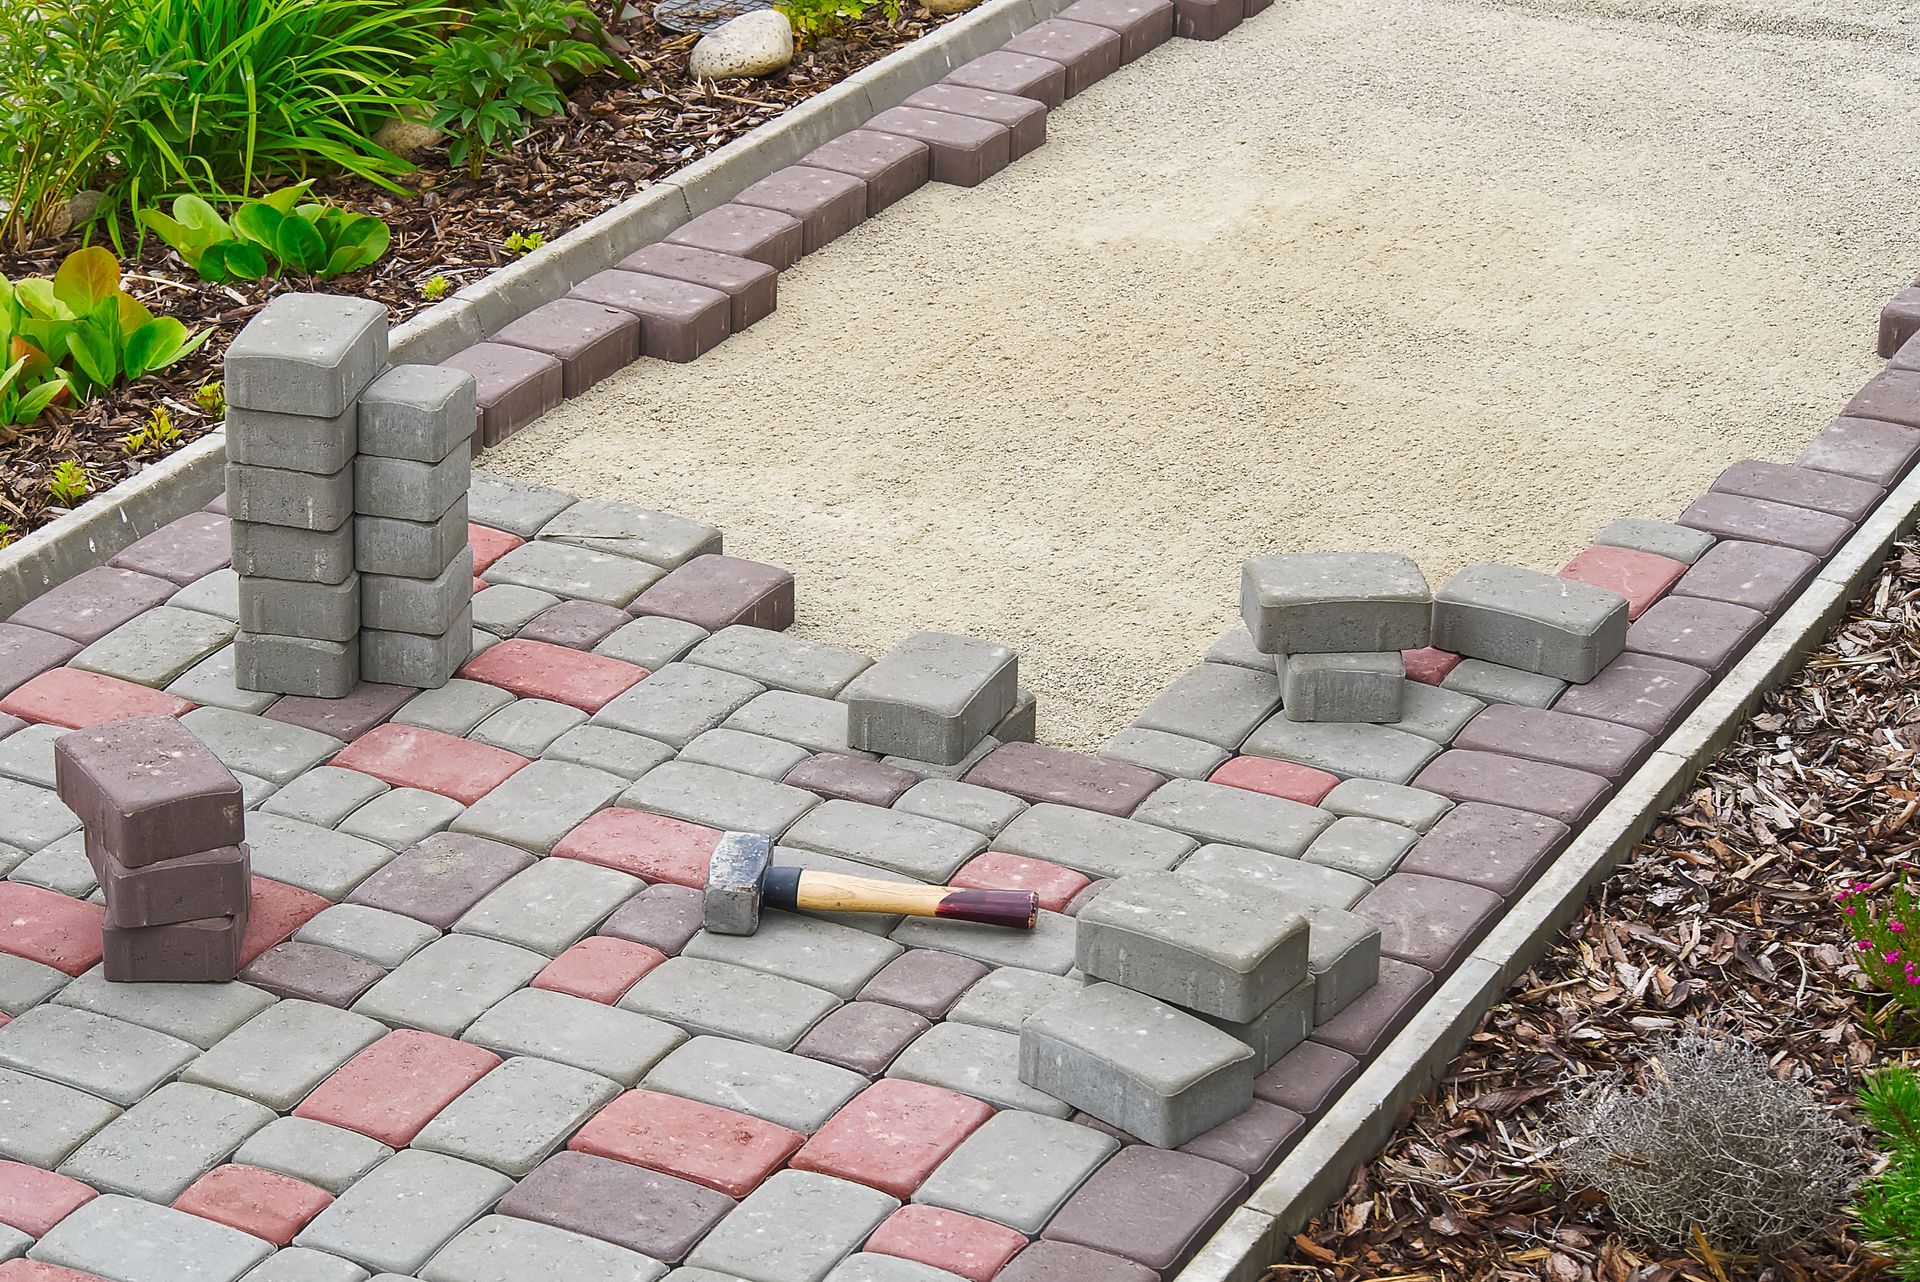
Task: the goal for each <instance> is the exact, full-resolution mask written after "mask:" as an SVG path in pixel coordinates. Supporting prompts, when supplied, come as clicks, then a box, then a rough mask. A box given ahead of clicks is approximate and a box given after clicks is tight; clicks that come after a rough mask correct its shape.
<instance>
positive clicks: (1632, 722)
mask: <svg viewBox="0 0 1920 1282" xmlns="http://www.w3.org/2000/svg"><path fill="white" fill-rule="evenodd" d="M1710 679H1711V678H1710V677H1709V675H1708V674H1707V673H1706V672H1705V671H1703V670H1702V669H1700V668H1697V667H1693V666H1691V665H1688V664H1684V663H1679V662H1675V661H1674V660H1671V659H1662V658H1657V657H1655V656H1653V655H1645V654H1623V655H1621V656H1620V657H1619V658H1618V659H1615V660H1614V661H1613V662H1612V663H1610V664H1608V665H1607V668H1606V671H1604V672H1602V673H1601V674H1600V675H1599V676H1597V677H1595V678H1594V679H1593V680H1592V681H1590V682H1588V683H1587V684H1585V685H1581V686H1574V687H1572V688H1571V689H1569V690H1568V691H1567V692H1566V693H1565V694H1563V695H1561V696H1560V698H1559V699H1558V700H1557V701H1555V703H1554V705H1553V706H1554V710H1555V711H1556V712H1566V713H1572V714H1573V715H1575V716H1581V717H1594V718H1597V719H1598V720H1601V721H1612V722H1615V723H1617V724H1620V725H1624V726H1631V727H1633V728H1634V729H1636V730H1640V731H1643V732H1645V733H1647V734H1650V735H1660V734H1664V733H1665V732H1666V730H1667V728H1668V727H1669V726H1671V725H1673V724H1674V723H1676V722H1678V721H1679V720H1680V718H1681V717H1683V716H1685V715H1686V714H1687V713H1688V712H1690V711H1691V710H1692V709H1693V706H1694V704H1695V703H1697V702H1699V699H1700V696H1701V695H1702V694H1703V693H1704V692H1705V690H1706V686H1707V682H1708V681H1709V680H1710Z"/></svg>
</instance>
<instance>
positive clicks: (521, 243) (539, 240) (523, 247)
mask: <svg viewBox="0 0 1920 1282" xmlns="http://www.w3.org/2000/svg"><path fill="white" fill-rule="evenodd" d="M546 243H547V238H546V237H545V236H544V235H542V234H541V233H540V232H537V231H524V232H522V231H517V232H513V233H511V234H509V235H508V236H507V238H506V239H505V240H503V241H501V242H500V248H502V249H504V250H506V251H507V252H508V253H509V254H531V253H532V252H533V251H534V250H536V249H538V248H540V246H542V245H544V244H546Z"/></svg>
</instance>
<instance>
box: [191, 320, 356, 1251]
mask: <svg viewBox="0 0 1920 1282" xmlns="http://www.w3.org/2000/svg"><path fill="white" fill-rule="evenodd" d="M228 352H229V354H230V355H231V357H232V366H231V367H230V368H229V369H228V371H227V375H226V386H227V399H228V402H229V403H230V404H233V405H237V406H240V407H241V408H243V409H252V410H263V411H268V412H271V413H277V414H301V413H313V414H322V415H327V416H331V415H334V414H339V413H341V412H342V411H344V410H345V409H346V408H347V406H348V405H349V404H351V403H352V402H353V400H354V399H355V398H356V397H357V396H359V394H360V392H361V391H362V389H364V388H365V387H366V385H367V384H368V383H370V382H372V381H373V378H374V376H375V375H376V374H377V373H379V371H380V370H381V368H382V367H383V366H385V365H386V363H387V313H386V309H385V308H383V307H382V306H381V305H380V304H378V303H375V302H372V301H371V300H368V299H359V298H343V297H339V296H335V295H322V294H285V295H282V296H281V297H279V298H276V299H274V300H273V301H272V302H271V303H269V304H268V305H267V306H266V308H265V309H263V310H262V311H261V312H260V313H259V314H258V315H257V316H255V317H254V318H253V320H252V321H250V322H249V323H248V324H247V327H246V329H245V330H244V331H243V333H242V335H241V336H238V337H236V338H235V339H234V340H233V342H232V343H231V344H230V345H229V347H228ZM183 1282H184V1280H183Z"/></svg>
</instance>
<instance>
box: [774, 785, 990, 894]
mask: <svg viewBox="0 0 1920 1282" xmlns="http://www.w3.org/2000/svg"><path fill="white" fill-rule="evenodd" d="M782 840H783V842H784V844H786V845H789V846H799V847H801V848H802V849H806V850H817V851H819V852H820V853H821V854H825V855H838V856H839V857H840V858H842V859H852V860H856V861H858V862H860V863H863V864H871V865H872V866H873V867H875V868H884V869H886V870H887V871H888V872H897V873H900V874H901V875H903V876H907V877H917V878H919V879H920V880H922V881H931V882H945V881H946V880H947V879H948V878H949V877H951V876H953V874H954V873H956V872H958V871H959V870H960V865H962V864H964V863H966V862H967V860H969V859H971V858H973V857H974V856H975V855H977V854H979V853H980V852H981V851H983V850H985V849H986V848H987V839H986V838H985V837H984V836H982V835H981V834H980V833H977V832H975V831H974V830H973V829H971V828H962V827H960V826H959V825H958V824H949V823H941V822H940V821H939V820H937V819H923V818H921V817H920V816H918V815H911V814H900V813H898V812H897V811H893V810H888V809H883V808H881V807H879V806H865V805H861V804H860V803H859V802H856V801H837V800H836V801H828V802H825V803H823V804H821V805H819V806H817V807H815V808H814V809H812V810H810V811H808V812H807V813H806V814H805V815H803V816H802V817H801V818H800V820H799V822H798V823H795V824H794V825H793V827H791V828H790V829H788V830H787V832H786V836H785V837H784V838H783V839H782Z"/></svg>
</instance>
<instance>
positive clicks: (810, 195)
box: [734, 165, 869, 254]
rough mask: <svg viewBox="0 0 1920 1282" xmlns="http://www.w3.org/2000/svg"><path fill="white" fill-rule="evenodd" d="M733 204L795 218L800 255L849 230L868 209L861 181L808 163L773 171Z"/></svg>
mask: <svg viewBox="0 0 1920 1282" xmlns="http://www.w3.org/2000/svg"><path fill="white" fill-rule="evenodd" d="M734 203H735V204H740V205H753V206H756V207H758V208H761V209H772V210H777V211H778V212H780V213H783V214H786V215H789V216H790V217H793V218H797V219H799V220H800V235H801V252H802V253H803V254H811V253H813V252H814V251H815V250H818V249H822V248H825V247H826V246H827V245H828V244H830V243H831V242H833V241H835V240H837V239H839V238H840V237H841V236H842V235H844V234H846V233H847V232H849V231H852V230H853V229H854V228H855V227H856V226H858V225H859V224H860V223H861V222H863V221H864V220H865V219H866V217H867V214H868V212H869V211H868V208H867V184H866V182H865V181H864V180H862V179H860V178H857V177H855V176H854V175H852V174H843V173H839V172H837V171H835V170H831V169H818V168H814V167H812V166H809V165H788V166H787V167H786V168H784V169H779V170H775V171H774V172H773V173H772V174H769V175H768V176H767V177H765V178H762V179H761V180H760V181H759V182H756V183H754V184H752V185H751V186H749V187H747V188H746V189H745V190H744V191H742V192H741V193H740V194H739V195H738V196H735V197H734Z"/></svg>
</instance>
